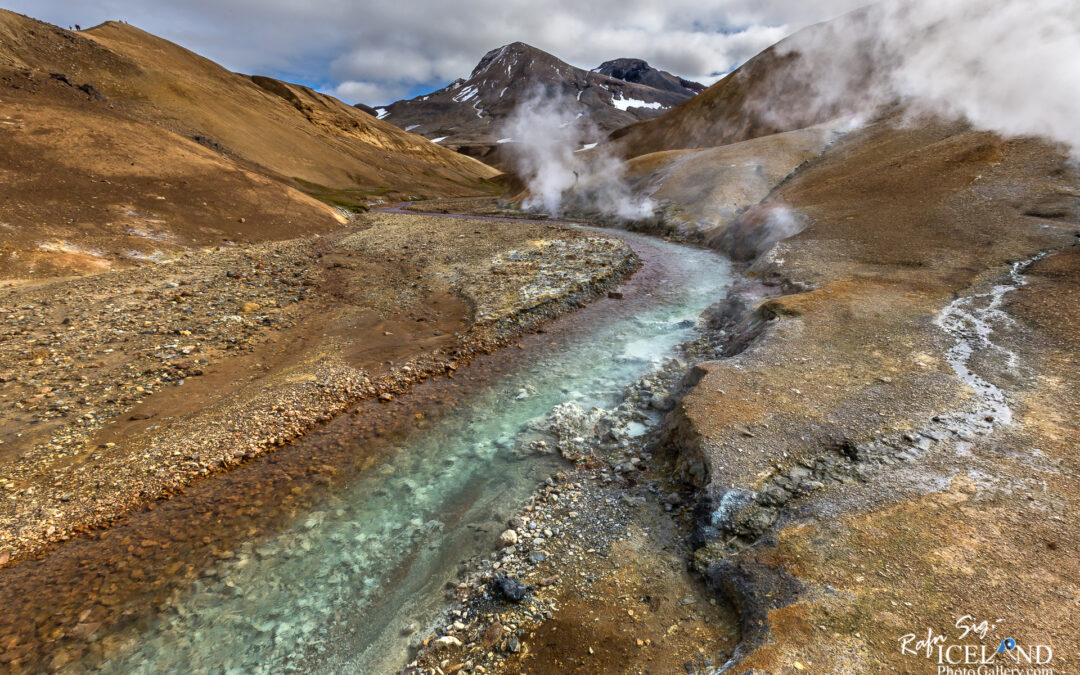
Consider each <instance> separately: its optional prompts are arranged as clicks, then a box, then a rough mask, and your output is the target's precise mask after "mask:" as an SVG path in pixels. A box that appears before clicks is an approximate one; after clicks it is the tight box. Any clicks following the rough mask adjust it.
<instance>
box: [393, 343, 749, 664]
mask: <svg viewBox="0 0 1080 675" xmlns="http://www.w3.org/2000/svg"><path fill="white" fill-rule="evenodd" d="M687 349H688V354H689V355H692V356H696V357H700V355H701V354H702V353H703V350H705V351H707V349H708V340H701V341H700V342H699V343H697V344H693V343H692V344H690V345H687ZM686 367H687V363H686V362H685V361H683V360H672V361H670V362H668V363H667V364H666V365H665V367H663V368H662V369H661V370H659V371H657V372H655V373H652V374H650V375H648V376H646V377H644V378H642V379H641V380H639V381H638V382H635V383H634V384H632V385H631V386H629V387H627V390H626V393H625V396H624V399H623V402H622V403H621V404H620V405H619V406H617V407H615V408H613V409H610V410H603V409H598V408H591V409H589V410H584V409H582V408H581V407H580V406H579V405H577V404H576V403H564V404H561V405H559V406H556V407H555V408H554V409H553V410H552V412H551V414H550V415H549V416H548V418H547V420H546V422H545V423H544V424H542V425H540V426H538V427H537V429H536V431H537V432H538V434H539V438H538V439H537V440H533V441H532V442H531V443H530V447H529V448H528V451H532V452H558V453H559V454H561V455H562V457H563V458H564V459H566V460H567V461H568V462H569V463H570V464H568V467H567V470H566V471H564V472H560V473H557V474H555V475H553V476H552V477H551V478H549V479H548V481H547V484H546V485H545V486H543V487H541V488H540V489H539V490H538V491H537V493H536V494H535V495H534V497H533V498H532V500H531V502H530V504H529V505H528V506H526V507H525V509H524V510H523V511H522V512H521V513H520V514H519V515H518V516H516V517H513V518H511V519H510V520H509V522H507V524H506V529H505V531H503V532H502V533H501V534H500V535H499V538H498V541H497V542H496V549H497V550H496V551H494V552H493V553H492V554H491V555H490V556H489V557H485V558H481V559H478V560H476V561H473V563H472V564H471V565H469V566H468V567H467V568H466V571H465V573H464V574H462V576H461V579H460V583H459V584H458V585H457V587H456V588H455V589H453V592H452V598H453V599H454V600H456V602H455V603H454V604H453V605H452V608H451V609H450V610H449V611H448V612H447V613H446V614H445V615H444V617H443V621H442V625H440V626H439V627H438V628H437V629H436V630H435V632H433V633H430V634H425V633H417V634H416V638H415V639H416V643H415V644H416V646H417V648H418V653H417V656H416V659H415V660H414V661H412V662H411V663H410V664H409V666H408V668H407V669H406V671H407V672H429V673H439V672H443V673H451V672H475V673H485V672H486V673H517V672H529V673H601V672H602V673H649V672H665V673H666V672H690V673H693V672H707V671H708V670H709V669H710V668H715V667H718V666H719V665H720V664H721V663H722V662H723V661H724V660H725V659H726V658H727V655H729V654H731V652H732V650H733V649H734V648H735V645H736V644H737V642H738V635H739V629H738V626H737V624H736V614H735V613H734V612H733V611H732V608H731V607H730V606H729V605H727V603H726V602H725V601H723V600H722V599H719V598H717V597H716V596H715V595H713V594H711V593H710V592H709V591H708V590H707V588H706V587H705V586H704V585H703V584H701V583H700V581H698V580H696V579H695V578H694V577H693V576H692V575H690V574H689V573H688V570H687V562H688V560H689V559H690V556H691V554H692V548H691V547H690V546H689V544H688V539H687V537H686V536H685V535H686V533H688V532H689V530H690V528H691V526H692V511H693V509H692V507H693V504H692V500H691V499H690V494H689V493H687V492H685V491H684V488H685V485H683V484H681V483H672V482H671V480H670V477H671V475H672V474H673V473H674V471H673V466H672V461H671V460H672V459H673V458H672V457H671V456H670V455H669V454H667V453H665V452H664V451H663V448H662V443H661V442H662V438H663V434H662V429H661V425H660V421H661V420H662V419H663V416H664V413H665V412H666V411H668V410H670V409H671V408H672V407H673V406H674V405H675V398H676V394H677V389H678V387H679V381H680V379H681V377H682V374H683V373H684V372H685V370H686ZM403 630H404V631H407V632H411V631H416V630H417V626H415V625H408V626H405V627H403Z"/></svg>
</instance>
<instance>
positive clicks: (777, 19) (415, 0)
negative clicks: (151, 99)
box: [6, 0, 862, 104]
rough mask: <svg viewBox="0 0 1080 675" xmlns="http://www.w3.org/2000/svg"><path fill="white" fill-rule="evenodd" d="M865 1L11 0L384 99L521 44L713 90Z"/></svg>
mask: <svg viewBox="0 0 1080 675" xmlns="http://www.w3.org/2000/svg"><path fill="white" fill-rule="evenodd" d="M859 4H862V2H861V1H860V0H827V1H824V2H813V3H808V2H805V1H804V0H771V1H770V0H764V1H762V0H757V1H755V0H704V1H702V0H667V1H665V2H660V1H658V0H591V1H590V2H581V0H548V1H546V2H535V0H475V1H474V2H468V3H465V2H447V1H445V0H400V1H397V2H386V1H385V0H380V1H378V2H376V1H374V0H368V1H363V2H358V1H346V0H321V1H320V2H301V1H297V0H174V1H172V2H157V1H154V2H147V1H146V0H8V2H7V3H6V7H7V8H9V9H13V10H15V11H18V12H22V13H26V14H29V15H31V16H34V17H36V18H40V19H44V20H46V21H51V22H53V23H57V24H59V25H63V26H68V25H72V24H75V23H79V24H82V25H83V26H84V27H87V26H90V25H93V24H96V23H99V22H101V21H104V20H107V19H124V20H126V21H128V22H129V23H131V24H134V25H136V26H139V27H141V28H144V29H146V30H148V31H150V32H152V33H155V34H157V35H160V36H162V37H164V38H167V39H169V40H172V41H174V42H177V43H179V44H181V45H183V46H185V47H188V48H189V49H192V50H194V51H196V52H199V53H201V54H203V55H205V56H207V57H209V58H211V59H214V60H215V61H218V62H219V63H222V64H223V65H225V66H226V67H228V68H231V69H233V70H237V71H241V72H247V73H264V74H272V75H279V76H286V77H288V78H290V79H294V80H300V81H303V82H306V83H310V84H315V85H317V86H320V87H321V88H323V89H324V90H326V91H330V92H332V93H336V94H338V95H339V96H341V97H342V98H344V99H346V100H349V101H358V100H363V101H365V102H369V103H376V104H377V103H386V102H388V101H391V100H394V99H396V98H398V97H401V96H404V95H405V94H406V93H408V92H409V91H411V90H414V89H416V88H417V87H419V86H423V85H430V86H433V87H434V86H440V85H441V84H442V83H445V82H447V81H449V80H451V79H453V78H455V77H459V76H463V75H467V74H468V73H469V71H470V70H471V69H472V67H473V66H474V65H475V64H476V62H477V60H478V59H479V58H480V57H481V56H482V55H483V54H484V53H485V52H486V51H488V50H489V49H493V48H495V47H498V46H500V45H503V44H506V43H508V42H513V41H515V40H520V41H522V42H527V43H529V44H532V45H534V46H536V47H539V48H540V49H544V50H546V51H549V52H551V53H553V54H555V55H556V56H558V57H560V58H562V59H564V60H566V61H569V62H570V63H572V64H574V65H577V66H581V67H586V68H591V67H595V66H597V65H599V64H600V63H601V62H602V61H605V60H608V59H612V58H618V57H623V56H633V57H638V58H644V59H646V60H648V61H649V62H650V63H652V64H653V65H655V66H657V67H659V68H663V69H665V70H669V71H671V72H674V73H676V74H678V75H682V76H685V77H689V78H692V79H697V80H701V81H706V82H711V81H713V80H715V79H716V78H715V76H713V74H715V73H725V72H727V71H729V70H730V69H731V68H733V67H735V66H737V65H738V64H740V63H742V62H743V61H745V60H746V59H747V58H749V57H751V56H753V55H754V54H756V53H757V52H758V51H760V50H762V49H764V48H765V47H767V46H769V45H770V44H772V43H774V42H776V41H777V40H779V39H780V38H782V37H784V36H785V35H787V34H788V33H790V32H792V31H793V30H795V29H797V28H799V27H802V26H804V25H806V24H807V23H811V22H814V21H820V20H825V19H828V18H831V17H833V16H836V15H837V14H839V13H842V12H844V11H847V10H850V9H853V8H854V7H856V6H858V5H859Z"/></svg>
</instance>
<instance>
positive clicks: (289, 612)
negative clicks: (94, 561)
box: [56, 232, 731, 673]
mask: <svg viewBox="0 0 1080 675" xmlns="http://www.w3.org/2000/svg"><path fill="white" fill-rule="evenodd" d="M608 234H611V235H612V236H618V237H620V238H622V239H624V240H625V241H627V242H628V243H629V244H630V245H631V246H632V247H633V248H634V250H635V251H636V252H637V254H638V255H639V256H640V257H641V258H642V260H643V261H644V267H643V268H642V269H641V270H640V271H639V272H638V273H637V274H635V275H634V276H633V277H632V278H631V279H630V280H628V281H627V282H626V283H625V284H624V285H623V288H622V292H623V298H622V299H603V300H600V301H597V302H595V303H593V304H591V305H590V306H589V307H587V308H585V309H583V310H580V311H578V312H575V313H573V314H570V315H567V316H565V317H563V318H561V319H559V320H557V321H555V322H553V323H552V324H550V325H549V326H548V327H547V329H546V331H545V332H544V333H543V334H539V335H532V336H527V337H526V338H524V339H523V340H522V343H523V346H524V347H525V349H522V350H514V349H510V350H502V352H500V353H497V354H496V355H492V356H491V357H483V358H482V359H478V360H477V362H474V365H473V366H470V367H469V368H468V369H467V370H471V371H475V372H477V373H480V375H481V376H482V378H483V385H482V386H468V385H467V384H466V383H465V382H462V383H461V384H460V385H459V384H455V383H454V382H452V381H444V382H442V383H439V384H431V385H426V386H429V387H432V388H433V389H432V391H433V392H434V393H432V394H431V398H432V400H435V401H439V402H443V403H447V405H445V406H444V407H443V409H442V412H441V413H439V414H437V415H433V416H431V417H430V419H425V422H424V423H423V424H412V425H407V426H408V428H409V430H408V432H407V433H403V434H401V435H399V436H396V437H394V438H392V439H391V440H390V442H389V443H387V442H386V441H385V439H384V443H383V445H388V446H389V447H388V448H384V451H383V452H382V453H381V455H380V457H379V461H374V462H368V463H365V464H363V465H362V468H361V469H359V470H357V469H349V470H346V471H345V473H344V479H343V480H336V481H332V482H329V485H326V486H321V485H320V486H318V487H317V489H316V490H315V492H316V494H315V496H313V497H311V496H309V497H307V498H305V499H304V500H303V501H302V502H300V503H299V506H293V507H291V509H290V510H288V512H287V513H285V514H284V515H283V516H282V517H280V518H278V519H277V520H276V522H275V523H274V525H273V526H272V527H259V528H255V527H252V528H251V529H250V531H251V532H252V533H255V534H253V535H252V536H247V535H243V534H240V535H236V536H234V537H233V538H232V539H231V540H227V541H226V542H225V545H224V546H222V542H221V541H220V540H218V541H214V542H213V547H214V548H213V552H212V554H210V553H207V552H205V551H204V555H203V559H204V561H205V562H203V563H202V564H201V565H200V566H199V567H200V569H197V570H195V572H194V573H192V574H189V577H188V578H185V579H184V580H183V582H182V583H179V582H178V583H173V584H172V585H171V588H169V591H168V595H167V596H166V597H164V598H163V597H162V592H161V590H160V588H161V587H160V586H158V591H157V594H156V595H155V596H154V597H155V599H154V601H153V603H152V604H150V601H149V600H147V599H146V598H148V597H149V594H147V595H146V597H143V599H142V600H140V601H129V602H128V603H127V605H128V606H127V607H126V608H125V607H118V608H114V611H123V612H126V614H125V616H126V617H127V619H126V620H124V621H122V622H116V623H114V624H112V625H108V624H107V623H106V625H103V626H102V627H101V628H99V629H98V630H97V631H96V633H95V634H94V636H93V638H92V640H93V641H94V642H96V643H97V644H99V645H106V646H107V648H104V649H100V648H99V649H96V650H91V651H90V652H86V651H83V652H81V655H80V657H79V658H80V660H83V662H84V663H86V659H88V657H89V656H90V655H91V654H93V655H97V656H98V657H99V658H97V659H91V660H96V663H95V664H94V666H93V667H94V669H96V670H97V669H100V670H101V671H104V672H111V673H151V672H155V673H156V672H194V673H253V672H361V673H369V672H370V673H381V672H392V671H393V670H396V669H397V668H400V667H401V666H402V665H404V661H405V660H406V657H407V649H408V640H409V638H408V637H407V636H405V635H404V634H403V632H402V630H401V627H402V626H403V625H404V624H406V623H410V622H414V621H415V622H417V623H418V624H419V625H420V626H421V627H426V626H427V625H429V624H430V623H431V621H433V620H434V618H435V615H436V614H437V612H438V611H439V610H440V608H441V607H443V606H444V603H445V599H444V592H445V590H444V586H445V584H446V582H447V581H449V580H450V579H452V578H453V576H454V574H455V572H456V571H457V570H458V569H459V567H460V565H461V563H462V562H463V561H465V560H468V559H469V558H471V557H473V556H475V555H479V554H483V553H486V552H489V551H490V550H491V549H492V547H493V545H494V539H495V536H496V535H497V534H498V532H499V531H500V530H501V529H502V525H503V524H504V523H505V521H506V518H507V517H508V516H509V515H511V514H513V513H515V512H516V511H517V510H518V509H519V508H520V507H521V506H522V505H523V504H524V502H525V501H526V500H527V499H528V497H529V495H530V494H531V493H532V492H533V490H535V489H536V487H537V486H538V485H539V484H540V483H542V482H543V480H544V479H545V478H546V477H547V476H549V475H550V474H552V473H553V472H555V471H557V470H558V469H559V468H560V466H561V464H560V463H561V462H562V460H561V459H558V458H556V457H554V456H552V455H542V454H536V453H532V452H525V451H523V446H524V442H523V439H525V438H526V437H527V436H528V434H529V433H531V432H530V426H531V425H535V424H536V421H537V420H542V419H543V418H544V417H545V416H546V415H547V413H548V412H549V411H550V410H551V409H552V407H553V406H555V405H557V404H559V403H563V402H566V401H575V402H577V403H579V404H580V405H582V406H583V407H585V408H588V407H589V406H594V405H595V406H601V407H611V406H613V405H616V404H617V403H618V402H619V400H620V398H621V396H622V393H623V390H624V388H625V387H626V386H627V385H628V384H630V383H632V382H633V381H635V380H636V379H638V378H639V377H641V376H642V375H643V374H645V373H646V372H648V371H650V370H652V369H656V368H658V367H659V366H660V364H661V363H662V362H663V361H665V360H666V359H668V358H670V357H672V356H676V355H677V352H678V345H679V344H680V343H683V342H685V341H687V340H689V339H692V338H693V337H694V336H695V330H696V329H695V328H694V323H695V321H696V320H697V318H698V317H699V316H700V314H701V312H702V311H703V310H704V309H705V308H706V307H708V306H709V305H711V304H713V303H715V302H717V301H719V300H721V299H722V298H723V295H724V291H725V288H726V287H727V286H728V285H729V283H730V280H731V278H730V268H729V265H728V263H727V261H726V260H725V259H723V258H722V257H721V256H719V255H717V254H715V253H713V252H710V251H706V250H701V249H696V248H689V247H686V246H681V245H678V244H673V243H668V242H664V241H661V240H659V239H655V238H651V237H646V236H643V235H637V234H632V233H625V232H608ZM512 352H517V353H516V354H512ZM511 357H512V358H511ZM455 379H463V378H455ZM474 384H475V383H474ZM423 393H424V392H423V386H422V387H421V391H420V392H418V395H423ZM376 405H377V404H376ZM381 407H382V408H387V406H381ZM391 407H392V406H391ZM361 412H362V411H361ZM401 414H407V415H409V416H410V418H411V417H413V416H414V413H413V412H411V409H409V408H408V407H407V406H403V410H402V413H401ZM349 417H352V419H353V420H354V421H353V422H350V421H349V419H348V418H349ZM415 417H416V418H417V419H420V418H421V417H423V415H422V414H415ZM356 419H357V417H356V416H348V415H346V416H343V418H342V419H339V420H335V422H333V423H331V424H330V425H329V426H328V427H326V428H325V429H324V430H323V431H322V433H319V434H314V435H312V436H311V437H309V438H305V439H302V440H301V441H299V442H298V443H296V444H294V446H292V447H290V448H288V449H286V450H287V451H288V452H290V453H292V455H291V456H292V457H293V458H294V460H293V464H294V465H302V464H303V462H302V461H301V460H300V459H299V458H302V457H305V456H308V455H310V456H311V457H312V458H316V457H321V456H322V455H320V453H319V452H318V448H320V447H324V446H326V445H328V444H332V445H333V446H334V447H336V448H344V450H343V451H342V452H341V453H339V455H338V456H339V457H353V456H363V454H364V452H363V450H364V448H363V447H362V446H363V444H364V443H366V442H367V439H368V438H370V436H365V435H363V434H361V433H360V432H358V431H355V429H356V428H357V427H356V423H355V420H356ZM656 421H658V419H657V420H656ZM635 431H639V430H635ZM279 454H280V453H279ZM273 461H275V460H274V459H273V458H272V457H271V458H261V459H259V460H256V462H253V463H252V464H257V463H259V462H273ZM241 469H243V467H241ZM233 474H236V475H235V476H233ZM213 480H215V481H229V480H236V481H243V480H245V478H244V474H243V473H242V472H240V471H238V472H230V474H226V475H225V476H220V477H217V478H215V479H213ZM236 490H237V493H238V494H247V495H248V496H247V497H244V498H240V499H238V501H239V502H240V504H237V505H235V506H234V508H235V509H236V511H237V512H243V509H242V508H241V507H243V506H248V505H251V504H254V505H255V507H253V508H267V509H272V508H275V495H274V494H261V495H259V494H258V490H257V489H255V490H253V489H251V488H250V486H248V487H247V488H245V487H244V486H243V485H238V486H237V487H236ZM196 492H197V491H196ZM185 498H192V497H189V496H187V495H181V496H177V497H176V498H174V499H179V500H183V499H185ZM171 501H173V500H170V502H171ZM169 506H172V505H169ZM197 510H199V512H200V513H202V512H203V510H202V509H197ZM217 522H221V518H220V517H219V518H218V521H217ZM173 527H174V528H176V529H177V530H178V532H177V537H178V538H180V537H182V536H183V534H182V533H181V532H180V530H183V529H184V527H185V524H184V523H183V522H174V523H173ZM160 529H161V528H159V531H158V533H157V534H156V535H154V536H155V537H158V538H160V537H161V536H162V535H161V532H160ZM233 529H234V530H238V531H242V526H241V527H240V528H237V527H236V524H234V525H233ZM144 536H145V535H144ZM133 538H135V539H137V535H134V536H133ZM210 539H211V537H205V538H203V539H202V542H204V544H205V545H206V546H210V543H209V540H210ZM193 545H194V546H198V545H199V544H198V543H196V544H191V543H185V544H184V545H177V546H173V547H172V548H171V549H170V547H168V546H165V545H159V546H158V548H156V549H155V550H157V551H159V552H158V553H157V554H155V556H156V557H154V559H152V561H151V564H150V565H149V566H148V567H149V568H152V570H153V571H152V572H151V574H168V570H176V569H179V565H180V563H183V562H185V561H184V560H183V559H182V557H183V556H184V555H187V554H190V553H191V550H192V546H193ZM204 548H205V546H204ZM170 556H174V557H175V558H176V559H175V560H174V559H172V558H171V557H170ZM187 570H188V572H189V573H190V572H191V568H190V565H189V567H188V568H187ZM104 574H107V573H106V572H104V571H99V575H104ZM56 576H57V577H59V574H57V575H56ZM139 578H142V577H141V576H139V575H136V577H135V579H136V581H135V583H138V579H139ZM117 583H119V584H121V585H123V584H131V583H133V582H132V581H131V580H130V579H129V578H128V577H126V576H125V577H124V578H123V580H121V581H119V582H117ZM106 585H107V584H105V583H103V584H102V588H105V587H106ZM110 588H115V586H110ZM125 597H135V598H138V597H139V596H138V594H134V595H133V594H130V593H129V594H128V595H127V596H125ZM141 603H145V604H141ZM122 604H123V603H122Z"/></svg>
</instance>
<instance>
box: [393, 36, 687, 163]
mask: <svg viewBox="0 0 1080 675" xmlns="http://www.w3.org/2000/svg"><path fill="white" fill-rule="evenodd" d="M538 88H539V89H542V90H543V91H544V92H545V94H546V96H554V95H556V94H562V95H563V96H564V97H565V98H566V99H567V100H568V101H570V105H571V106H572V107H574V108H577V109H578V112H580V113H581V114H582V115H583V116H586V117H587V118H588V119H589V120H590V122H591V123H592V124H593V125H595V127H596V129H597V130H598V131H599V132H610V131H612V130H614V129H618V128H620V127H624V126H626V125H627V124H631V123H634V122H637V121H640V120H645V119H650V118H653V117H656V116H657V115H659V114H661V113H662V112H664V111H665V110H668V109H670V108H672V107H674V106H676V105H678V104H679V103H681V102H683V101H685V100H687V99H688V98H690V97H692V96H694V95H695V94H696V93H697V92H698V91H701V90H702V89H704V87H703V86H702V85H700V84H697V83H695V82H689V81H687V80H682V79H681V78H677V77H675V76H674V75H670V74H669V73H665V72H663V71H659V70H656V69H654V68H652V67H651V66H649V65H648V64H647V63H645V62H644V61H641V60H639V59H619V60H617V61H609V62H607V63H605V64H603V65H602V66H601V67H600V69H598V70H591V71H590V70H583V69H581V68H576V67H574V66H571V65H570V64H568V63H566V62H564V61H561V60H559V59H558V58H556V57H554V56H552V55H551V54H548V53H547V52H544V51H542V50H539V49H537V48H535V47H532V46H530V45H527V44H525V43H522V42H514V43H512V44H508V45H505V46H503V47H500V48H498V49H493V50H492V51H490V52H488V53H487V54H485V55H484V57H483V58H482V59H480V62H479V63H478V64H477V66H476V68H475V69H474V70H473V71H472V73H471V74H470V75H469V77H468V78H467V79H458V80H455V81H454V82H452V83H450V84H449V85H448V86H446V87H444V88H442V89H440V90H438V91H435V92H432V93H430V94H425V95H423V96H418V97H416V98H413V99H409V100H406V101H397V102H396V103H393V104H391V105H389V106H386V107H383V108H378V109H377V115H378V117H379V119H383V120H386V121H387V122H390V123H392V124H395V125H397V126H399V127H401V128H402V129H405V130H407V131H412V132H414V133H417V134H420V135H422V136H425V137H427V138H430V139H432V140H434V141H435V142H437V143H439V144H440V145H443V146H445V147H448V148H452V149H454V150H457V151H458V152H460V153H463V154H466V155H470V156H473V157H477V158H480V159H483V160H484V161H485V162H487V163H489V164H492V165H493V166H500V165H502V164H503V162H504V158H503V157H501V153H500V152H499V146H500V141H502V142H503V143H507V142H510V140H511V139H507V138H505V137H504V136H503V132H502V131H501V127H502V124H503V123H504V121H505V120H506V118H507V117H509V116H510V114H511V113H512V112H513V111H514V110H515V109H516V108H517V107H518V105H519V104H521V103H522V102H523V101H526V100H528V99H529V97H530V95H531V94H532V93H533V92H534V91H535V90H537V89H538Z"/></svg>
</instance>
